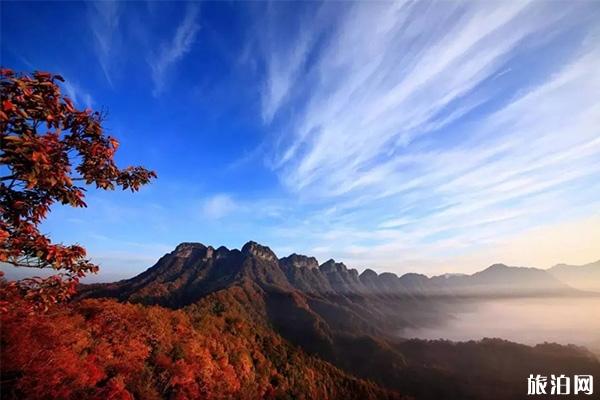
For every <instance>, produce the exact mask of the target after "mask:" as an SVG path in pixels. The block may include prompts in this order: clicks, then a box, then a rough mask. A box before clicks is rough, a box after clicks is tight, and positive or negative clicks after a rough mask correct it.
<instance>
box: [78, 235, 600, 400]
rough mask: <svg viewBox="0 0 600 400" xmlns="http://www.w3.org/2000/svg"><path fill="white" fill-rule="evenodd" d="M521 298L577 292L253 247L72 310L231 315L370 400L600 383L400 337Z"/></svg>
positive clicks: (563, 354)
mask: <svg viewBox="0 0 600 400" xmlns="http://www.w3.org/2000/svg"><path fill="white" fill-rule="evenodd" d="M529 292H531V293H533V294H535V295H541V294H549V293H558V292H560V293H574V291H573V289H571V288H569V287H568V286H566V285H564V284H562V283H561V282H559V281H558V280H557V279H555V278H554V277H553V276H551V275H550V274H549V273H548V272H546V271H543V270H538V269H533V268H518V267H508V266H505V265H501V264H497V265H493V266H491V267H489V268H487V269H485V270H483V271H481V272H478V273H475V274H472V275H446V276H439V277H433V278H428V277H427V276H425V275H421V274H415V273H410V274H405V275H402V276H400V277H398V276H397V275H395V274H392V273H382V274H377V273H376V272H374V271H372V270H365V271H364V272H362V273H360V274H359V273H358V271H357V270H355V269H352V268H348V267H347V266H346V265H344V264H343V263H339V262H336V261H334V260H328V261H326V262H324V263H322V264H319V263H318V261H317V260H316V259H315V258H314V257H309V256H304V255H298V254H292V255H290V256H288V257H284V258H281V259H280V258H278V257H277V256H276V255H275V253H274V252H273V251H272V250H271V249H269V248H268V247H266V246H262V245H260V244H258V243H255V242H248V243H246V244H245V245H244V246H243V247H242V249H241V250H237V249H231V250H230V249H227V248H225V247H219V248H217V249H215V248H213V247H211V246H205V245H202V244H200V243H182V244H180V245H179V246H177V248H176V249H175V250H174V251H173V252H171V253H169V254H166V255H165V256H163V257H162V258H161V259H160V260H159V261H158V262H157V263H156V264H155V265H154V266H153V267H151V268H149V269H148V270H147V271H145V272H143V273H142V274H140V275H138V276H136V277H133V278H131V279H128V280H124V281H120V282H116V283H112V284H96V285H88V286H85V287H82V289H81V291H80V300H79V301H83V302H85V301H91V300H85V299H90V298H106V297H109V298H115V299H118V300H119V301H121V302H126V303H138V304H143V305H145V306H152V305H159V306H163V307H168V308H170V309H173V310H183V311H184V312H185V313H186V314H187V315H191V316H192V318H202V316H203V315H204V313H206V310H207V309H208V310H213V311H214V310H217V311H218V312H221V311H222V310H229V309H232V308H235V309H236V310H238V311H237V313H236V317H235V318H238V319H239V318H242V320H244V321H251V323H252V324H254V325H255V326H256V328H255V329H260V330H264V331H265V332H269V335H273V336H274V337H281V338H282V340H284V341H285V342H286V343H289V344H290V345H291V346H293V348H295V349H296V348H297V349H301V352H302V354H306V357H309V358H308V359H307V360H310V357H317V359H319V360H323V361H324V362H325V363H326V364H325V365H328V366H331V368H340V369H341V370H342V371H344V372H343V373H345V374H349V375H350V376H353V377H356V378H357V379H359V382H363V380H365V381H366V382H373V383H374V384H375V385H376V386H375V388H377V390H380V392H379V393H380V394H378V395H376V396H388V394H385V393H387V392H386V390H391V391H392V393H395V394H397V395H401V394H402V395H405V396H409V397H414V398H417V399H456V398H465V399H466V398H472V399H494V398H497V399H512V398H515V399H516V398H521V397H522V386H523V381H524V379H525V378H524V377H525V376H526V375H524V374H525V373H526V371H525V370H527V371H534V370H535V371H536V372H539V373H542V372H544V371H547V372H548V373H550V372H552V373H553V372H555V371H557V370H560V371H561V373H563V372H564V373H568V372H569V371H581V370H586V371H587V370H589V371H599V372H600V364H599V363H598V360H597V359H595V357H594V356H592V355H591V353H589V352H587V351H586V350H585V349H581V348H575V347H563V346H559V345H556V347H552V346H550V347H548V346H546V347H544V346H536V347H530V346H524V345H517V344H514V343H510V342H506V341H502V340H496V339H494V340H492V339H489V340H484V341H481V342H469V343H468V344H453V343H452V342H447V341H422V340H403V339H401V338H400V337H399V336H398V332H400V331H401V330H402V329H403V328H406V327H419V326H429V325H435V324H439V323H441V322H442V321H444V320H445V319H448V318H451V317H452V311H453V309H454V308H455V307H458V306H459V305H460V299H461V297H463V296H465V295H467V296H471V295H478V296H481V295H484V294H486V295H493V296H494V295H503V296H507V295H528V294H529V295H530V294H531V293H529ZM227 318H230V317H227ZM260 352H263V353H264V352H268V350H265V349H261V350H260ZM303 357H304V356H303ZM302 362H308V361H302ZM515 365H518V367H515ZM340 379H342V378H340ZM474 380H476V381H477V382H478V384H477V385H475V386H473V385H471V383H470V382H473V381H474ZM371 389H372V388H371ZM371 389H369V390H371ZM373 390H375V389H373ZM309 398H310V397H309ZM332 398H336V397H332Z"/></svg>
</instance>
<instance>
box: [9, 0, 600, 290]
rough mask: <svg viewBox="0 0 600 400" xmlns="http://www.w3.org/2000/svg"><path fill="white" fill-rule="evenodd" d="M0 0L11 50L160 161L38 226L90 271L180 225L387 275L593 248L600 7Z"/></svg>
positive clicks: (146, 249)
mask: <svg viewBox="0 0 600 400" xmlns="http://www.w3.org/2000/svg"><path fill="white" fill-rule="evenodd" d="M1 7H2V13H1V19H2V21H1V22H2V23H1V24H0V25H1V28H0V29H1V30H0V34H1V36H2V38H3V39H2V48H1V59H2V64H3V65H4V66H6V67H10V68H13V69H16V70H21V71H32V70H34V69H41V70H48V71H52V72H56V73H60V74H62V75H63V76H64V77H65V79H66V80H67V83H66V85H65V87H64V89H65V91H66V92H67V94H68V95H69V96H71V97H72V98H73V99H74V100H75V102H76V103H77V104H78V105H82V106H91V107H93V108H97V109H106V110H108V112H109V119H108V120H107V122H106V126H107V128H108V129H107V130H108V131H109V133H112V134H114V135H115V136H116V137H118V138H119V139H120V140H121V142H122V144H123V146H122V150H120V153H119V157H120V159H119V160H118V161H119V162H121V163H122V164H127V163H130V162H135V163H139V164H142V165H146V166H148V167H150V168H152V169H155V170H156V171H157V172H158V175H159V179H158V180H157V181H156V182H154V183H153V184H152V185H150V186H149V187H147V188H144V189H143V190H142V192H141V193H139V194H137V195H135V196H133V195H130V194H129V193H125V192H123V193H120V192H119V193H116V192H115V193H100V192H96V191H93V190H90V192H89V193H88V198H87V200H88V201H87V202H88V205H89V208H88V209H85V210H79V209H71V208H68V207H56V208H55V209H54V210H53V212H52V213H51V215H50V218H49V220H48V221H47V222H46V223H45V224H44V226H43V230H44V231H45V232H47V233H49V234H50V235H51V236H52V237H53V239H55V240H57V241H64V242H66V243H73V242H77V243H81V244H83V245H84V246H86V247H87V248H88V249H89V251H90V253H91V255H92V258H93V260H94V261H97V262H98V263H100V264H101V266H102V272H101V274H102V275H101V277H102V276H105V277H111V278H107V279H109V280H110V279H113V278H112V277H115V279H120V278H124V277H130V276H133V275H135V274H137V273H139V272H141V271H143V270H145V269H146V268H148V267H150V266H151V265H152V264H154V263H155V261H156V260H157V259H158V258H159V257H160V256H161V255H163V254H164V253H167V252H170V251H171V250H172V249H173V248H174V247H175V246H176V245H177V244H178V243H180V242H185V241H197V242H202V243H205V244H210V245H213V246H219V245H226V246H228V247H230V248H235V247H237V248H239V247H241V245H242V244H243V243H245V242H246V241H248V240H255V241H257V242H260V243H263V244H265V245H268V246H270V247H271V248H273V250H274V251H275V252H276V253H277V254H278V255H279V256H285V255H287V254H290V253H292V252H296V253H304V254H307V255H313V256H316V257H317V258H318V259H319V261H325V260H327V259H329V258H335V259H336V260H338V261H342V262H344V263H346V264H347V265H348V266H350V267H354V268H358V269H359V270H362V269H364V268H367V267H368V268H372V269H374V270H376V271H378V272H383V271H391V272H395V273H398V274H402V273H404V272H409V271H411V272H420V273H424V274H426V275H435V274H440V273H445V272H474V271H477V270H481V269H483V268H485V267H486V266H488V265H491V264H494V263H499V262H501V263H505V264H508V265H523V266H534V267H541V268H547V267H550V266H552V265H554V264H557V263H561V262H564V263H568V264H585V263H589V262H593V261H596V260H598V259H600V130H599V128H598V127H600V100H599V99H600V26H599V25H598V24H597V22H596V21H598V20H600V3H598V2H564V3H563V4H562V5H561V6H557V5H556V3H555V2H553V3H548V2H543V1H531V2H527V1H520V2H500V3H491V2H465V3H450V2H442V3H436V4H434V3H430V2H417V3H400V2H398V3H392V2H389V3H388V2H385V3H367V2H353V3H350V2H348V3H335V4H332V3H312V2H311V3H289V2H285V3H251V2H244V3H231V4H230V3H227V4H226V3H222V2H208V3H179V2H177V3H159V2H147V3H141V2H127V3H115V2H108V1H106V2H97V3H93V2H92V3H79V2H68V3H52V2H45V3H39V4H37V5H36V12H35V13H33V14H32V13H31V10H30V5H28V4H27V3H26V2H25V3H17V2H3V3H2V5H1ZM449 16H451V17H449ZM25 19H26V20H28V21H30V23H28V24H22V22H21V21H23V20H25ZM57 20H60V21H61V23H56V21H57ZM48 38H52V40H56V41H61V40H64V39H68V40H64V43H65V45H64V46H54V45H52V46H49V45H48Z"/></svg>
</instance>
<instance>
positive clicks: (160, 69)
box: [148, 4, 200, 97]
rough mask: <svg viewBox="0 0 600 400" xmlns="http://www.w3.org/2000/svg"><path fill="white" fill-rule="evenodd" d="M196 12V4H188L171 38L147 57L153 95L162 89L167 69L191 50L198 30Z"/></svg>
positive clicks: (197, 9) (158, 93)
mask: <svg viewBox="0 0 600 400" xmlns="http://www.w3.org/2000/svg"><path fill="white" fill-rule="evenodd" d="M198 13H199V8H198V6H197V5H196V4H190V5H189V6H188V7H187V10H186V12H185V15H184V17H183V20H182V21H181V23H180V24H179V26H178V27H177V30H176V31H175V35H174V36H173V38H172V39H171V40H169V41H166V42H163V43H162V44H161V45H160V47H159V49H158V52H157V53H156V54H152V55H151V57H150V58H149V59H148V63H149V65H150V68H151V70H152V81H153V82H154V89H153V91H152V94H153V95H154V96H155V97H156V96H158V95H160V94H161V93H162V91H163V90H164V88H165V84H166V80H167V78H168V74H169V70H170V69H171V68H172V67H173V66H174V65H175V64H176V63H177V62H178V61H180V60H181V59H182V58H183V56H184V55H185V54H186V53H188V52H189V51H190V50H191V48H192V45H193V44H194V40H195V39H196V35H197V33H198V31H199V30H200V25H199V23H198Z"/></svg>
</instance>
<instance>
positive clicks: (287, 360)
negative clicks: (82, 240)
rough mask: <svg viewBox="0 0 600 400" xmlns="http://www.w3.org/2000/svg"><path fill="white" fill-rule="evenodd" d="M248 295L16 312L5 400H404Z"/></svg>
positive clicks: (2, 365) (9, 334)
mask: <svg viewBox="0 0 600 400" xmlns="http://www.w3.org/2000/svg"><path fill="white" fill-rule="evenodd" d="M248 296H249V294H248V293H247V292H245V291H244V290H243V289H241V288H239V287H234V288H230V289H228V290H225V291H222V292H218V293H214V294H212V295H210V296H208V297H207V298H205V299H203V300H201V301H200V302H198V303H196V304H194V305H192V306H190V307H188V308H185V309H181V310H170V309H165V308H162V307H158V306H143V305H139V304H129V303H125V304H121V303H118V302H116V301H114V300H108V299H102V300H83V301H80V302H73V303H72V304H67V305H60V306H50V308H49V310H48V312H47V313H35V314H32V313H27V312H23V311H20V310H19V309H18V308H12V309H11V310H9V312H8V313H5V314H4V315H2V321H1V322H2V326H3V329H2V330H1V331H0V333H1V336H0V339H1V343H2V346H1V349H0V355H1V359H0V361H1V362H0V369H1V372H2V387H3V395H2V398H6V399H23V398H27V399H65V400H68V399H83V398H85V399H119V400H121V399H122V400H129V399H142V400H154V399H206V400H210V399H248V400H255V399H276V398H277V399H324V400H326V399H365V400H366V399H386V398H389V399H392V398H400V396H394V395H392V394H389V393H387V392H385V391H382V390H381V389H379V388H377V387H376V386H375V385H374V384H372V383H369V382H366V381H362V380H360V379H356V378H352V377H349V376H348V375H346V374H345V373H343V372H342V371H340V370H338V369H337V368H335V367H333V366H331V365H330V364H328V363H326V362H324V361H321V360H319V359H317V358H315V357H311V356H308V355H307V354H306V353H304V352H303V351H302V350H300V349H299V348H297V347H294V346H292V345H290V344H289V343H288V342H287V341H285V340H284V339H283V338H282V337H281V336H279V335H277V334H276V333H275V332H273V331H272V330H271V329H269V328H268V326H267V325H265V324H264V322H260V321H259V320H257V319H256V318H254V317H251V314H250V313H249V312H248V311H247V310H246V309H245V305H246V306H247V305H248V304H251V303H250V302H251V301H252V300H253V299H252V298H250V297H248ZM25 349H26V350H25Z"/></svg>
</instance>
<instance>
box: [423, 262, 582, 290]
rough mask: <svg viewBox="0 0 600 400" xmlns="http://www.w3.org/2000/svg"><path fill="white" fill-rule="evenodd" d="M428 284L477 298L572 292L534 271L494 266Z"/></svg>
mask: <svg viewBox="0 0 600 400" xmlns="http://www.w3.org/2000/svg"><path fill="white" fill-rule="evenodd" d="M431 282H433V283H435V284H436V285H437V286H438V287H440V288H443V290H444V293H454V294H457V295H476V296H481V295H485V296H536V295H555V294H564V293H567V294H568V293H574V292H575V291H574V289H573V288H571V287H569V286H568V285H566V284H565V283H563V282H561V281H560V280H558V279H556V278H555V277H554V276H553V275H552V274H550V273H548V272H547V271H544V270H541V269H537V268H526V267H509V266H507V265H504V264H494V265H491V266H490V267H488V268H486V269H484V270H483V271H479V272H476V273H474V274H471V275H441V276H436V277H433V278H431Z"/></svg>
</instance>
